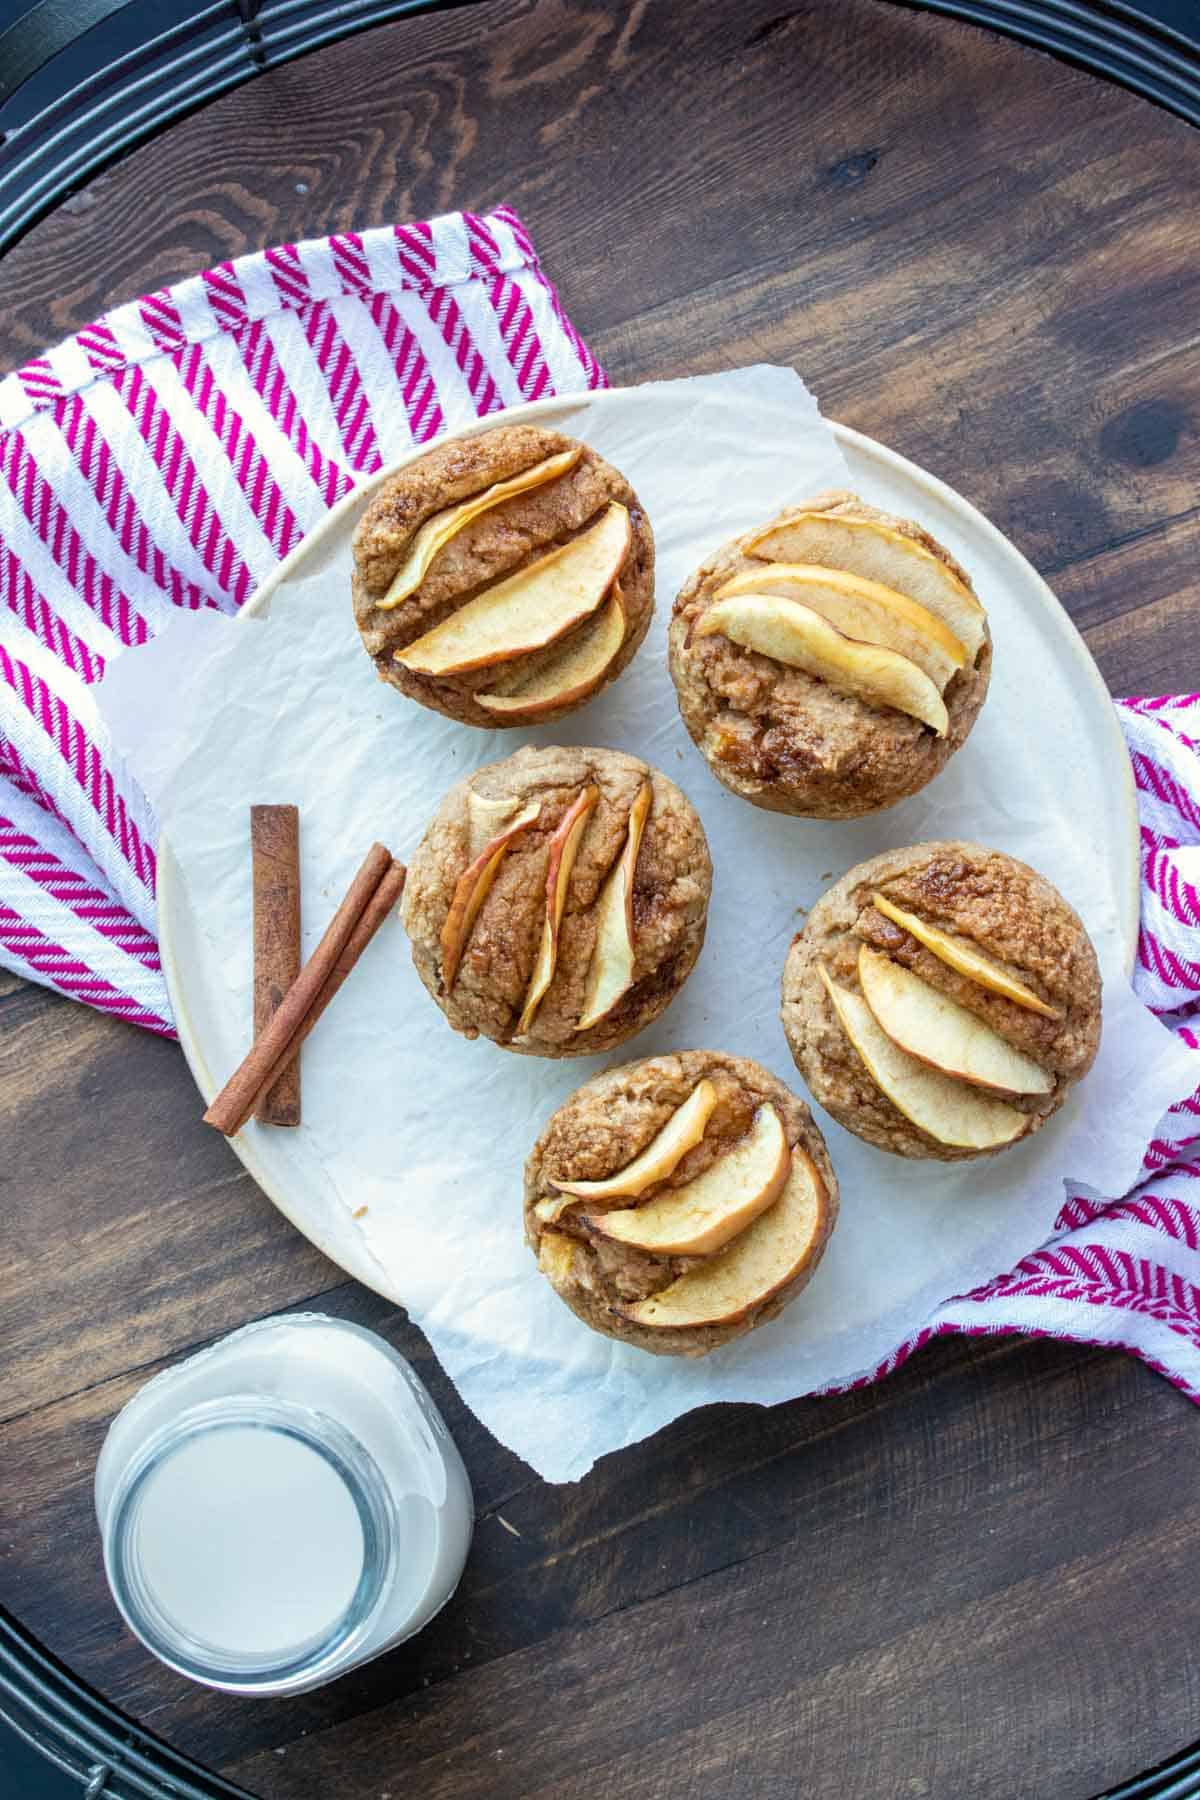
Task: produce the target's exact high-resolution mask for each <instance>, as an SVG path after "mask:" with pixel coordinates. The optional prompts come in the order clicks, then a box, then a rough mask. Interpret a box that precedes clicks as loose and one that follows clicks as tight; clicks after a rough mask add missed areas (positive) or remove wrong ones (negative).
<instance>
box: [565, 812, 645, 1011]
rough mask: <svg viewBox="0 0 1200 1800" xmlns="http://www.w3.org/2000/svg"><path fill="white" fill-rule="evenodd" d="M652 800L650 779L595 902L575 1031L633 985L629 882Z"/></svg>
mask: <svg viewBox="0 0 1200 1800" xmlns="http://www.w3.org/2000/svg"><path fill="white" fill-rule="evenodd" d="M652 799H653V791H652V789H651V786H650V783H649V782H648V781H647V782H644V783H643V784H642V786H641V787H640V788H639V789H638V795H637V799H636V800H635V801H634V803H633V805H632V807H631V808H630V810H629V823H628V825H627V826H626V828H625V845H624V848H623V849H622V851H621V854H620V856H619V858H618V859H617V862H616V864H615V865H614V867H613V868H612V870H611V871H610V873H609V875H608V878H607V880H606V881H605V883H604V886H603V887H602V888H601V890H600V897H599V899H598V900H597V901H596V939H595V945H594V948H593V950H592V959H591V962H590V963H589V964H588V972H587V980H586V982H585V985H584V993H583V1012H582V1014H581V1016H580V1019H579V1023H578V1025H577V1026H576V1027H575V1029H576V1031H590V1030H591V1028H592V1026H593V1025H598V1024H599V1023H600V1021H601V1020H602V1019H606V1018H607V1017H608V1015H609V1013H610V1012H611V1011H612V1010H613V1008H614V1006H616V1005H617V1003H618V1001H619V1000H620V999H621V997H622V995H623V994H625V993H627V992H628V990H629V988H630V987H631V986H632V985H633V972H634V969H635V967H636V966H637V952H636V950H635V948H634V941H633V939H634V919H633V884H634V877H635V876H636V874H637V860H638V852H639V850H640V849H641V847H642V833H643V832H644V831H645V829H646V820H647V819H648V818H649V817H650V802H651V800H652Z"/></svg>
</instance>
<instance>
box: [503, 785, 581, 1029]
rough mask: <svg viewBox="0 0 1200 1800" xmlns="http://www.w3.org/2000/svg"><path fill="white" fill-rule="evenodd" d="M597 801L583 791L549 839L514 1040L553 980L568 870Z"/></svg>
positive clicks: (571, 867) (526, 1025)
mask: <svg viewBox="0 0 1200 1800" xmlns="http://www.w3.org/2000/svg"><path fill="white" fill-rule="evenodd" d="M599 798H600V789H599V788H598V787H597V786H596V785H595V783H592V784H591V785H589V786H588V787H585V788H584V790H583V792H582V793H581V794H579V795H578V796H577V797H576V799H575V800H573V801H572V803H571V805H570V806H569V807H568V808H567V810H566V812H565V813H564V814H563V816H562V818H561V819H560V821H559V823H558V827H557V829H556V830H555V833H554V836H553V837H552V838H551V839H550V860H549V862H548V863H547V865H546V916H545V919H544V920H543V922H542V941H541V943H540V944H539V946H538V953H537V960H536V961H535V963H534V965H533V974H532V975H531V976H530V978H529V987H528V990H527V992H526V995H525V1005H524V1008H523V1009H522V1012H521V1017H520V1018H519V1019H518V1021H517V1031H516V1035H517V1036H518V1037H524V1035H525V1033H526V1032H527V1031H528V1030H529V1027H530V1026H531V1025H532V1024H533V1021H534V1018H535V1017H536V1015H537V1009H538V1007H539V1006H540V1005H541V1003H542V999H543V996H544V995H545V992H546V989H547V988H548V987H549V986H550V983H551V982H552V981H553V980H554V969H555V965H556V964H557V962H558V934H559V927H560V926H561V925H562V916H563V908H564V907H565V906H566V904H567V889H568V887H569V886H570V884H571V870H572V869H573V868H574V867H575V858H576V856H577V855H578V853H579V841H580V839H581V838H582V836H583V834H584V832H585V830H586V829H587V822H588V820H589V819H590V818H591V816H592V813H593V812H594V811H595V807H596V802H597V801H598V800H599Z"/></svg>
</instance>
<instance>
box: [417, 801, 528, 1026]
mask: <svg viewBox="0 0 1200 1800" xmlns="http://www.w3.org/2000/svg"><path fill="white" fill-rule="evenodd" d="M541 810H542V809H541V807H540V806H539V805H538V804H537V803H536V802H531V803H530V805H528V806H526V807H523V808H522V810H521V811H520V812H519V813H518V814H517V815H516V817H515V818H514V819H512V820H511V821H510V823H509V824H507V825H506V826H505V827H504V829H503V830H502V831H501V832H500V833H499V835H498V836H496V837H494V838H493V839H492V840H491V842H490V843H489V844H487V845H486V846H485V847H484V848H483V849H482V850H481V851H480V852H479V854H478V856H476V857H475V859H474V861H473V862H470V863H468V865H467V867H466V868H465V869H464V870H463V872H462V874H461V875H460V876H459V878H458V880H457V882H456V883H455V884H454V893H453V895H452V896H451V900H450V910H449V912H448V913H447V914H446V918H445V922H444V924H443V925H442V933H441V945H442V985H443V987H444V989H445V991H446V993H449V992H450V990H451V988H452V987H453V986H454V982H455V978H456V976H457V975H458V971H459V966H460V964H461V962H462V956H463V951H464V950H465V949H466V947H467V940H468V938H469V937H470V935H471V929H472V927H473V925H474V924H475V920H476V919H477V918H478V916H479V909H480V907H481V906H482V905H483V903H484V901H485V900H486V899H487V897H488V894H489V893H490V891H491V887H492V883H493V882H494V881H495V879H496V876H497V875H498V874H499V872H500V864H501V863H502V862H503V861H504V858H505V856H506V855H507V854H508V852H509V850H510V849H511V847H512V845H513V844H514V843H515V842H516V840H517V838H519V837H520V836H521V835H522V833H524V832H526V831H528V830H529V828H530V826H531V825H536V823H537V821H538V817H539V815H540V813H541ZM510 811H511V806H510Z"/></svg>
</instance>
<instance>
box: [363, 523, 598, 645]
mask: <svg viewBox="0 0 1200 1800" xmlns="http://www.w3.org/2000/svg"><path fill="white" fill-rule="evenodd" d="M629 536H630V529H629V513H628V511H627V510H626V508H625V507H623V506H622V505H621V504H620V502H619V501H616V500H613V501H611V502H610V503H609V505H608V506H607V507H606V508H605V509H604V511H603V512H602V513H601V515H600V517H599V518H598V519H597V520H596V522H595V524H593V525H589V526H588V528H587V530H586V531H582V532H580V534H579V536H578V537H573V538H572V539H571V540H570V542H569V543H566V544H561V545H560V546H559V547H558V549H557V550H551V551H550V553H549V555H548V556H543V557H541V558H540V559H539V560H538V561H537V562H534V563H529V564H528V565H527V566H526V567H525V568H523V569H518V570H517V572H516V574H515V575H509V576H508V577H507V578H506V579H505V580H504V581H500V582H497V583H496V585H495V586H494V587H490V588H485V589H484V591H483V593H482V594H476V596H475V598H474V599H473V600H468V601H467V602H466V604H465V606H460V607H459V608H458V611H457V612H452V613H451V614H450V616H449V618H446V619H443V620H442V622H441V624H440V625H435V626H434V627H433V629H432V630H431V631H427V632H426V633H425V635H424V636H423V637H419V638H417V639H416V641H415V642H414V643H411V644H407V645H406V646H405V647H404V649H403V650H396V651H394V652H393V655H394V657H395V660H396V661H397V662H398V663H402V664H403V666H404V667H405V668H406V669H411V670H412V671H413V673H414V674H417V675H464V674H467V673H468V672H469V671H470V670H471V669H486V668H490V667H491V665H492V664H493V663H503V662H511V661H512V660H513V659H514V657H518V656H526V655H528V653H529V652H530V651H531V650H544V649H545V648H546V646H547V644H553V643H555V642H556V641H557V639H559V638H560V637H563V636H565V635H566V633H567V632H568V631H571V630H573V628H574V627H575V626H576V625H580V624H582V623H583V621H584V619H586V618H588V617H590V615H591V614H592V613H594V612H595V611H596V610H597V608H598V607H599V606H600V605H601V603H602V602H603V600H604V597H605V595H606V594H607V593H608V591H609V589H610V588H611V587H612V584H613V582H614V581H615V580H616V578H617V576H618V575H619V574H620V571H621V565H622V563H623V562H624V561H625V558H626V556H627V555H628V553H629Z"/></svg>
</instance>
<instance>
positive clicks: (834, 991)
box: [821, 969, 1029, 1150]
mask: <svg viewBox="0 0 1200 1800" xmlns="http://www.w3.org/2000/svg"><path fill="white" fill-rule="evenodd" d="M821 980H822V981H823V982H824V983H825V988H826V991H827V993H828V994H829V998H830V1000H831V1001H832V1002H833V1009H834V1012H835V1013H836V1014H837V1018H838V1021H839V1023H840V1024H841V1027H842V1030H843V1031H844V1032H845V1033H846V1036H847V1037H848V1038H849V1040H850V1042H851V1043H852V1044H853V1046H854V1048H855V1050H856V1051H857V1052H858V1054H859V1056H861V1057H862V1060H863V1062H864V1063H865V1064H866V1068H867V1073H868V1075H869V1076H870V1077H871V1080H872V1081H873V1082H874V1083H875V1085H876V1087H877V1088H878V1089H879V1091H880V1093H881V1094H883V1095H884V1097H885V1098H886V1099H888V1100H890V1101H891V1103H892V1105H893V1106H894V1107H895V1108H896V1110H897V1112H900V1113H902V1114H903V1115H904V1117H905V1118H906V1119H907V1120H908V1121H909V1123H910V1124H912V1125H915V1126H916V1127H917V1129H918V1131H923V1132H925V1133H926V1135H927V1136H928V1137H931V1138H933V1139H934V1141H935V1142H936V1143H939V1144H945V1145H947V1147H948V1148H951V1149H956V1150H998V1149H999V1148H1000V1147H1001V1145H1003V1144H1011V1143H1012V1142H1013V1141H1014V1140H1015V1139H1016V1138H1019V1137H1020V1135H1021V1133H1022V1132H1023V1131H1024V1130H1025V1127H1026V1125H1027V1124H1028V1123H1029V1121H1028V1119H1027V1118H1026V1117H1025V1114H1024V1113H1022V1112H1018V1111H1017V1109H1016V1107H1015V1106H1006V1105H1005V1103H1004V1101H1003V1100H993V1099H992V1098H991V1096H990V1095H988V1094H981V1093H980V1092H979V1090H978V1088H972V1087H968V1086H967V1084H966V1083H965V1082H962V1081H955V1080H954V1079H953V1078H952V1077H951V1076H949V1075H943V1074H941V1073H940V1072H939V1071H938V1070H936V1069H931V1068H929V1067H928V1066H927V1065H926V1064H925V1063H923V1062H919V1061H918V1060H917V1058H916V1057H915V1056H910V1055H909V1054H908V1052H907V1050H902V1049H901V1048H900V1046H899V1045H898V1044H894V1043H893V1042H892V1040H891V1038H890V1037H889V1036H888V1035H887V1032H886V1031H884V1030H883V1028H882V1026H881V1025H880V1024H879V1022H878V1020H877V1019H876V1017H875V1014H874V1013H873V1012H872V1011H871V1009H870V1007H869V1006H868V1005H867V1003H866V1001H865V1000H864V999H863V997H862V995H861V994H853V993H851V992H850V990H849V988H844V987H841V986H839V985H838V983H837V982H835V981H834V980H833V979H832V977H831V976H830V975H829V974H828V972H827V971H826V970H825V969H822V970H821Z"/></svg>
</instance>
